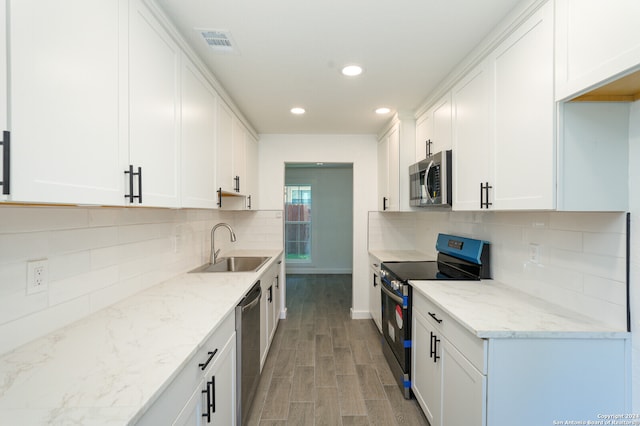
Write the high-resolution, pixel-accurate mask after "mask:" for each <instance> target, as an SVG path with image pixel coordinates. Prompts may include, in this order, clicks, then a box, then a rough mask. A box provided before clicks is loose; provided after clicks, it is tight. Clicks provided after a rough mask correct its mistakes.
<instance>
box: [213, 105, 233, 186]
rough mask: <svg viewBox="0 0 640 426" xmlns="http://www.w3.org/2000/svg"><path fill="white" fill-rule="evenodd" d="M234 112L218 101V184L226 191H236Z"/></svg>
mask: <svg viewBox="0 0 640 426" xmlns="http://www.w3.org/2000/svg"><path fill="white" fill-rule="evenodd" d="M233 118H234V117H233V112H232V111H231V109H229V107H228V106H227V105H226V104H225V103H224V102H223V101H219V102H218V131H217V136H216V146H217V162H216V185H218V188H221V189H222V191H225V192H235V190H234V189H235V185H234V184H235V181H234V179H233V178H234V175H233Z"/></svg>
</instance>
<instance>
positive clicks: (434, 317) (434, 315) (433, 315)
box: [429, 312, 442, 324]
mask: <svg viewBox="0 0 640 426" xmlns="http://www.w3.org/2000/svg"><path fill="white" fill-rule="evenodd" d="M429 316H430V317H431V318H433V319H434V320H436V322H437V323H438V324H440V323H441V322H442V320H441V319H438V317H437V316H436V314H435V313H433V312H429Z"/></svg>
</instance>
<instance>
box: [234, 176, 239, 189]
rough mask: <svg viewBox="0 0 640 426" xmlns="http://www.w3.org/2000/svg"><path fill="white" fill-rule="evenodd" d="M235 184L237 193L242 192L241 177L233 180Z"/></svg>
mask: <svg viewBox="0 0 640 426" xmlns="http://www.w3.org/2000/svg"><path fill="white" fill-rule="evenodd" d="M233 181H234V182H235V188H233V189H234V190H235V191H236V192H240V176H236V177H234V178H233Z"/></svg>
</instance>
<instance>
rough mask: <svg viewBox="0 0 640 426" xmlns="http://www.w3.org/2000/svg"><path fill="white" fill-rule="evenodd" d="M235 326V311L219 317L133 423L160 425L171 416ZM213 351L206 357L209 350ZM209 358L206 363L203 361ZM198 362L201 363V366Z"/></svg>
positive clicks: (176, 414)
mask: <svg viewBox="0 0 640 426" xmlns="http://www.w3.org/2000/svg"><path fill="white" fill-rule="evenodd" d="M235 329H236V317H235V312H231V313H230V314H229V315H227V317H226V318H225V319H224V320H222V322H221V323H220V325H219V326H218V327H217V328H216V329H215V331H214V332H213V334H211V336H209V338H207V339H206V340H205V342H204V343H203V344H202V345H201V346H200V347H199V348H198V349H197V351H196V353H195V355H194V356H193V357H192V358H191V359H190V360H188V361H187V362H186V363H185V367H184V368H183V369H182V370H180V371H179V372H177V374H176V376H175V378H174V379H173V380H172V381H171V383H168V384H166V389H165V390H164V391H162V393H161V394H160V395H159V396H158V398H157V399H156V400H155V401H154V402H153V405H151V407H149V409H148V410H147V411H146V412H145V413H144V414H143V415H142V418H141V419H140V420H139V421H138V422H137V423H136V424H137V425H157V424H163V423H165V422H166V421H167V419H175V418H176V416H178V414H179V413H180V412H181V410H182V408H183V407H184V405H185V404H186V403H187V401H188V399H189V396H190V395H191V394H192V393H193V390H194V389H195V388H196V387H198V384H199V383H200V382H201V381H202V378H203V377H204V374H205V370H207V369H208V368H209V367H211V365H212V364H213V363H214V362H215V360H216V358H218V357H219V355H220V353H221V352H222V350H223V348H224V346H225V344H226V343H227V341H228V340H229V338H230V337H231V336H232V335H233V333H234V332H235ZM216 349H217V352H216V354H215V356H212V357H211V360H209V357H210V355H209V352H214V351H216ZM207 360H209V363H207ZM200 364H202V365H205V364H206V365H205V367H204V369H203V368H202V367H200Z"/></svg>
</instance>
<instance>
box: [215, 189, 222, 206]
mask: <svg viewBox="0 0 640 426" xmlns="http://www.w3.org/2000/svg"><path fill="white" fill-rule="evenodd" d="M216 192H217V193H218V207H220V208H222V188H218V190H217V191H216Z"/></svg>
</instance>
